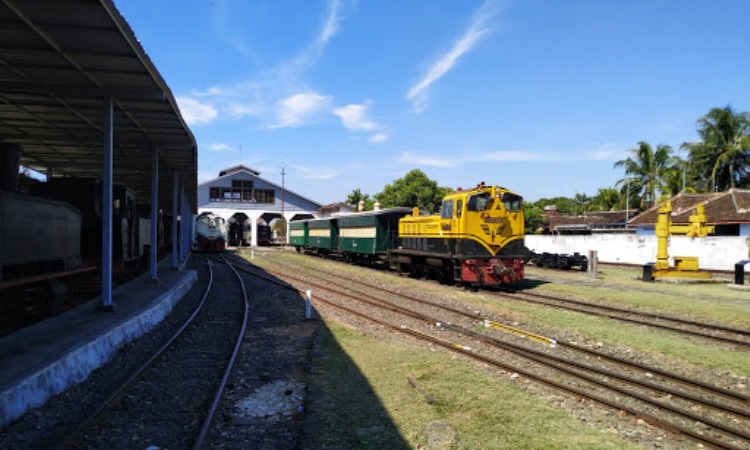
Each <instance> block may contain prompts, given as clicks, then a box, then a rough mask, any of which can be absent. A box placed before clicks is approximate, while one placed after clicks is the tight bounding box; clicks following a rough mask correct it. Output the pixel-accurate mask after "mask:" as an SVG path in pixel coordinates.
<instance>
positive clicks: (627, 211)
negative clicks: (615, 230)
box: [625, 178, 630, 230]
mask: <svg viewBox="0 0 750 450" xmlns="http://www.w3.org/2000/svg"><path fill="white" fill-rule="evenodd" d="M626 186H627V187H626V188H625V229H626V230H627V229H628V220H629V219H630V217H629V215H630V178H628V179H627V184H626Z"/></svg>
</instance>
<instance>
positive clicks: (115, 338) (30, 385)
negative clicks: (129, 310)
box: [0, 271, 198, 428]
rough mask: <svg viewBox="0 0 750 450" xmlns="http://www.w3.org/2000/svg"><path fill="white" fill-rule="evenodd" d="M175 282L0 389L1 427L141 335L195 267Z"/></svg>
mask: <svg viewBox="0 0 750 450" xmlns="http://www.w3.org/2000/svg"><path fill="white" fill-rule="evenodd" d="M184 273H185V276H182V277H181V278H180V280H179V281H178V282H177V283H176V284H175V286H174V287H173V288H172V289H170V290H169V291H167V292H165V293H163V294H161V295H160V296H158V297H156V298H155V299H154V300H153V301H152V302H151V305H150V307H149V308H147V309H146V310H144V311H142V312H141V313H140V314H138V315H135V316H133V317H131V318H129V319H128V320H126V321H125V322H123V323H122V324H120V325H118V326H116V327H114V328H112V329H110V330H108V331H107V332H106V333H104V334H102V335H101V336H100V337H99V338H98V339H97V340H96V341H93V342H88V343H85V344H83V345H81V346H79V347H77V348H75V349H73V350H72V351H71V352H69V353H68V354H66V355H62V356H61V358H60V359H59V360H57V361H55V362H54V363H52V364H50V365H49V366H47V367H45V368H43V369H41V370H39V371H37V372H36V373H34V374H32V375H31V376H29V377H27V378H26V379H24V380H23V381H20V382H19V383H18V384H16V385H15V387H13V388H11V389H8V390H6V391H4V392H2V393H0V404H2V414H0V428H1V427H4V426H6V425H7V424H9V423H10V422H12V421H13V420H15V419H17V418H19V417H21V416H22V415H23V414H25V413H26V412H27V411H29V410H32V409H35V408H38V407H40V406H42V405H43V404H44V403H45V402H46V401H47V400H49V399H50V398H51V397H52V396H54V395H57V394H59V393H60V392H62V391H64V390H65V389H67V388H68V387H69V386H71V385H73V384H76V383H80V382H82V381H84V380H85V379H86V378H87V377H88V376H89V374H90V373H91V372H93V371H94V370H96V369H97V368H99V367H101V366H102V365H104V364H105V363H107V362H108V361H109V360H110V359H111V358H112V357H113V356H114V355H115V353H117V351H118V350H119V349H120V348H122V347H123V346H124V345H127V344H129V343H130V342H132V341H134V340H135V339H137V338H139V337H141V336H143V335H144V334H146V333H148V332H149V331H151V329H153V328H154V327H155V326H156V325H157V324H158V323H159V322H161V321H162V320H163V319H164V317H166V316H167V314H169V312H170V311H171V310H172V308H173V306H174V305H175V304H176V303H177V302H178V301H179V300H181V299H182V298H183V297H184V296H185V294H186V293H187V292H188V291H189V290H190V288H191V287H192V285H193V284H194V283H195V281H196V280H197V278H198V277H197V274H196V272H195V271H185V272H184Z"/></svg>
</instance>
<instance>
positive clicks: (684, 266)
mask: <svg viewBox="0 0 750 450" xmlns="http://www.w3.org/2000/svg"><path fill="white" fill-rule="evenodd" d="M658 213H659V215H658V217H657V219H656V264H655V265H654V269H653V273H652V274H653V276H654V277H674V278H711V274H710V273H708V272H701V271H700V269H699V265H698V257H697V256H675V257H673V259H674V267H670V266H669V254H668V252H667V244H668V243H669V236H674V235H684V236H690V237H692V238H696V237H706V236H707V235H709V234H710V233H713V232H714V226H713V225H707V222H708V217H706V207H705V206H704V205H703V204H702V203H701V204H700V205H698V206H697V207H696V208H695V212H694V213H693V214H691V215H690V218H689V219H688V220H689V222H690V223H689V224H688V225H672V203H671V202H668V201H667V202H665V203H664V204H663V205H662V206H661V207H659V210H658Z"/></svg>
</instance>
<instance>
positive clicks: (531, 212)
mask: <svg viewBox="0 0 750 450" xmlns="http://www.w3.org/2000/svg"><path fill="white" fill-rule="evenodd" d="M523 218H524V231H525V233H526V234H539V232H540V230H541V229H542V228H543V227H544V210H543V208H542V207H540V206H539V205H538V204H536V203H530V202H523Z"/></svg>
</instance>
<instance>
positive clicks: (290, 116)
mask: <svg viewBox="0 0 750 450" xmlns="http://www.w3.org/2000/svg"><path fill="white" fill-rule="evenodd" d="M330 102H331V98H330V97H328V96H325V95H320V94H318V93H315V92H306V93H300V94H294V95H292V96H289V97H287V98H285V99H282V100H279V101H278V102H277V104H276V120H275V122H274V123H273V124H272V125H271V128H285V127H298V126H301V125H305V124H307V123H309V122H310V121H311V120H313V118H314V116H315V115H316V114H317V113H318V112H320V111H322V110H324V109H326V108H327V107H328V105H329V103H330Z"/></svg>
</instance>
